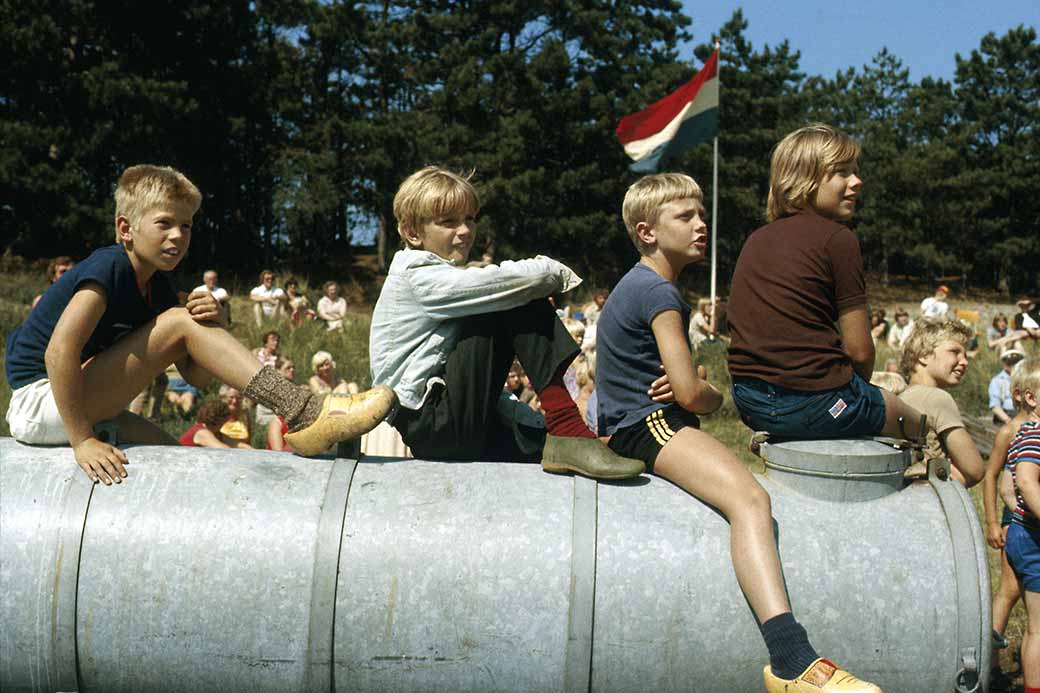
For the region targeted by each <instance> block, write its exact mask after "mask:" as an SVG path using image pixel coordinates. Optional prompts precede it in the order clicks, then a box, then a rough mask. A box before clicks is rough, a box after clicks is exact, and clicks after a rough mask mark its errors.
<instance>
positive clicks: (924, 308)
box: [921, 284, 950, 318]
mask: <svg viewBox="0 0 1040 693" xmlns="http://www.w3.org/2000/svg"><path fill="white" fill-rule="evenodd" d="M949 295H950V289H949V288H947V287H946V286H945V285H943V284H940V285H939V286H937V287H935V295H934V296H929V297H928V298H926V299H925V300H923V301H921V317H923V318H941V317H943V316H944V315H946V312H947V311H948V310H950V306H949V304H947V303H946V297H947V296H949Z"/></svg>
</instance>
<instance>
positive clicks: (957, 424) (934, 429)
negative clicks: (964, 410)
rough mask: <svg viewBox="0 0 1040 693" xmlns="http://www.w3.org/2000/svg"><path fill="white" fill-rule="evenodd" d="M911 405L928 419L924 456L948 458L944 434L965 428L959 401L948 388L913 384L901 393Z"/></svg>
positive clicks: (928, 457) (932, 458)
mask: <svg viewBox="0 0 1040 693" xmlns="http://www.w3.org/2000/svg"><path fill="white" fill-rule="evenodd" d="M899 399H901V400H903V401H904V402H906V403H907V404H909V405H910V406H911V407H913V408H914V409H916V410H917V411H919V412H920V413H922V414H924V415H925V417H926V418H927V419H928V435H927V436H926V439H925V446H924V458H925V459H926V460H937V459H942V458H948V457H949V455H948V454H947V453H946V449H945V448H944V447H943V445H942V434H943V433H946V432H947V431H952V430H953V429H955V428H964V420H963V419H961V412H960V410H959V409H957V402H956V401H955V400H954V399H953V395H951V394H950V393H949V392H947V391H946V390H940V389H939V388H937V387H930V386H928V385H911V386H910V387H908V388H906V389H905V390H903V392H902V393H901V394H900V395H899Z"/></svg>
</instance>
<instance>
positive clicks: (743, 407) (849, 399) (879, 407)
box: [733, 373, 885, 439]
mask: <svg viewBox="0 0 1040 693" xmlns="http://www.w3.org/2000/svg"><path fill="white" fill-rule="evenodd" d="M733 403H734V404H736V406H737V411H739V412H740V418H741V419H742V420H743V421H744V423H745V424H747V425H748V426H749V427H750V428H752V429H753V430H756V431H768V432H769V433H770V434H772V435H774V436H777V437H779V438H794V439H811V438H846V437H855V436H872V435H877V434H878V433H880V432H881V429H882V428H884V426H885V398H884V395H882V394H881V390H879V389H878V388H876V387H874V386H873V385H871V384H870V383H868V382H866V381H865V380H863V378H861V377H860V376H858V375H856V374H855V373H854V374H853V375H852V380H850V381H849V382H848V384H846V385H843V386H842V387H838V388H835V389H833V390H821V391H819V392H802V391H799V390H789V389H787V388H784V387H780V386H779V385H772V384H770V383H767V382H765V381H764V380H759V379H758V378H734V379H733Z"/></svg>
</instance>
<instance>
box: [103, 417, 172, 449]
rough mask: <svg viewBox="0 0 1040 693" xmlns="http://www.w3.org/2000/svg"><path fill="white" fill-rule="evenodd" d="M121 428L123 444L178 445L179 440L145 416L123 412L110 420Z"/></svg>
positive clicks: (120, 437)
mask: <svg viewBox="0 0 1040 693" xmlns="http://www.w3.org/2000/svg"><path fill="white" fill-rule="evenodd" d="M110 421H112V422H113V423H115V425H116V426H118V428H119V433H118V438H119V441H120V442H121V443H141V444H144V445H177V444H178V443H177V439H176V438H174V437H173V436H171V435H170V434H169V433H167V432H166V431H164V430H163V429H161V428H159V426H157V425H156V424H154V423H152V422H151V421H149V420H148V419H146V418H144V417H143V416H139V415H138V414H134V413H133V412H130V411H126V410H123V411H121V412H119V414H117V415H116V416H115V418H113V419H110Z"/></svg>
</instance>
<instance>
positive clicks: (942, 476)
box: [928, 458, 950, 481]
mask: <svg viewBox="0 0 1040 693" xmlns="http://www.w3.org/2000/svg"><path fill="white" fill-rule="evenodd" d="M936 479H937V480H939V481H949V479H950V461H949V460H947V459H945V458H939V459H934V460H928V480H929V481H932V480H936Z"/></svg>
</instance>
